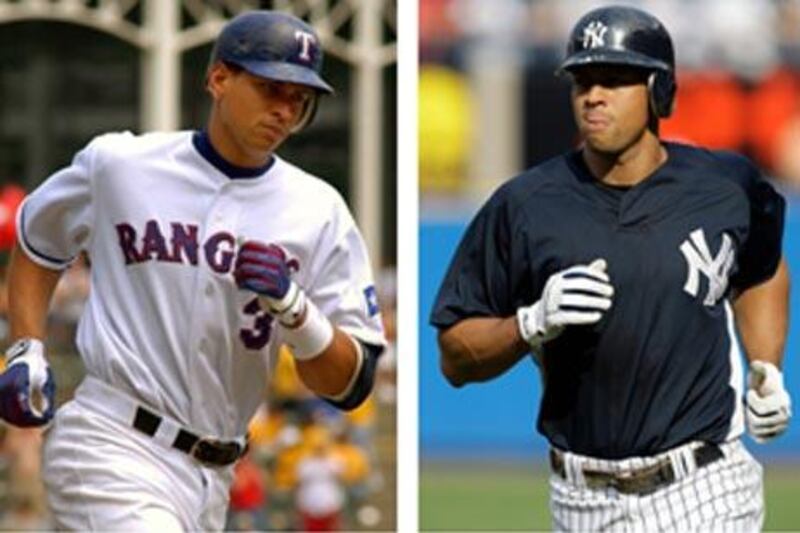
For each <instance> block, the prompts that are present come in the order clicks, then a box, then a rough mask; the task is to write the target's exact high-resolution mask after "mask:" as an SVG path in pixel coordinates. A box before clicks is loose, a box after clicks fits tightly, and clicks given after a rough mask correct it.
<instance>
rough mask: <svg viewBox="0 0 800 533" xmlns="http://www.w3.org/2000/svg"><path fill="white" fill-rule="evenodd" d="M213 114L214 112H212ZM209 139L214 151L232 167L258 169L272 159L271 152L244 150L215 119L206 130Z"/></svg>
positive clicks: (210, 121) (209, 122)
mask: <svg viewBox="0 0 800 533" xmlns="http://www.w3.org/2000/svg"><path fill="white" fill-rule="evenodd" d="M212 113H213V111H212ZM206 130H207V131H208V139H209V141H210V142H211V146H213V147H214V150H216V151H217V153H218V154H219V155H220V156H222V158H223V159H225V161H227V162H228V163H230V164H231V165H235V166H237V167H243V168H257V167H262V166H264V165H265V164H266V163H267V162H268V161H269V159H270V158H271V157H272V153H271V152H259V153H253V152H252V151H247V150H243V149H242V147H241V146H240V145H239V144H237V143H236V141H235V140H234V139H233V137H232V136H231V135H230V134H228V132H226V131H225V126H223V125H222V123H221V122H220V121H219V120H214V119H213V117H212V119H211V120H209V121H208V126H207V128H206Z"/></svg>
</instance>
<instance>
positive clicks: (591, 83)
mask: <svg viewBox="0 0 800 533" xmlns="http://www.w3.org/2000/svg"><path fill="white" fill-rule="evenodd" d="M572 110H573V112H574V113H575V122H576V123H577V125H578V130H579V131H580V133H581V136H582V137H583V139H584V141H585V142H586V144H587V146H588V147H589V148H591V149H592V150H595V151H597V152H601V153H609V154H619V153H621V152H623V151H625V150H626V149H627V148H629V147H630V146H632V145H633V144H635V143H636V141H637V140H638V139H640V138H641V137H642V136H643V134H644V132H645V131H647V125H648V120H649V95H648V91H647V73H646V72H645V71H643V70H639V69H631V68H625V67H616V66H608V65H596V66H586V67H582V68H579V69H577V70H575V71H574V72H573V85H572Z"/></svg>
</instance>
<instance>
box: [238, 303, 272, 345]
mask: <svg viewBox="0 0 800 533" xmlns="http://www.w3.org/2000/svg"><path fill="white" fill-rule="evenodd" d="M242 311H243V312H244V314H245V315H248V316H252V317H253V327H251V328H250V329H245V328H242V329H240V330H239V338H240V339H242V343H243V344H244V345H245V347H246V348H247V349H248V350H261V349H262V348H264V346H266V345H267V343H268V342H269V337H270V334H271V333H272V321H273V318H272V315H270V314H269V313H267V312H266V311H264V310H262V309H261V306H260V305H258V298H253V299H252V300H250V301H249V302H247V305H245V306H244V309H242Z"/></svg>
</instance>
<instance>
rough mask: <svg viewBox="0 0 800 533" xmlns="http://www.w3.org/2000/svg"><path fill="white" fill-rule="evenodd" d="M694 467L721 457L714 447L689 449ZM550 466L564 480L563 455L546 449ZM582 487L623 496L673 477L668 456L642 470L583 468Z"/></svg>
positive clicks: (654, 487)
mask: <svg viewBox="0 0 800 533" xmlns="http://www.w3.org/2000/svg"><path fill="white" fill-rule="evenodd" d="M692 454H693V455H694V462H695V464H696V465H697V468H698V469H700V468H702V467H704V466H707V465H710V464H711V463H713V462H714V461H717V460H719V459H722V458H723V457H724V454H723V453H722V450H721V449H720V448H719V446H717V445H716V444H711V443H708V442H705V443H703V444H702V445H701V446H698V447H697V448H695V449H694V450H692ZM550 467H551V468H552V469H553V472H555V473H556V474H558V475H559V476H561V477H562V478H564V479H567V473H566V469H565V467H564V456H563V454H562V453H561V452H559V451H557V450H554V449H552V448H551V449H550ZM583 478H584V480H585V481H586V486H587V487H589V488H593V489H605V488H614V489H616V490H618V491H619V492H621V493H623V494H639V495H641V496H644V495H647V494H651V493H653V492H655V491H657V490H658V489H660V488H662V487H665V486H667V485H669V484H670V483H672V482H673V481H675V479H676V478H677V476H676V474H675V468H674V467H673V466H672V461H671V460H670V458H669V457H664V458H663V459H661V460H660V461H658V462H657V463H656V464H654V465H651V466H646V467H643V468H635V469H629V470H624V471H621V472H602V471H599V470H592V469H588V468H584V469H583Z"/></svg>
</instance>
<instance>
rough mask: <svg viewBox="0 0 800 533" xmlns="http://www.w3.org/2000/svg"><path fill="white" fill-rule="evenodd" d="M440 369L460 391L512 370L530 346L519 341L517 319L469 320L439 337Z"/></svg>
mask: <svg viewBox="0 0 800 533" xmlns="http://www.w3.org/2000/svg"><path fill="white" fill-rule="evenodd" d="M439 349H440V351H441V368H442V372H443V373H444V375H445V377H446V378H447V380H448V381H449V382H450V383H451V384H452V385H454V386H456V387H460V386H461V385H464V384H465V383H469V382H473V381H486V380H489V379H492V378H494V377H497V376H499V375H500V374H502V373H504V372H505V371H507V370H508V369H509V368H511V367H512V366H514V365H515V364H516V363H517V362H518V361H519V360H520V359H521V358H522V357H523V356H524V355H525V354H526V353H527V352H528V351H530V346H529V345H528V344H527V343H526V342H525V341H524V340H523V339H522V337H521V336H520V333H519V328H518V326H517V320H516V317H513V316H512V317H508V318H468V319H466V320H462V321H460V322H458V323H456V324H455V325H453V326H451V327H450V328H448V329H446V330H443V331H441V332H440V333H439Z"/></svg>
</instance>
